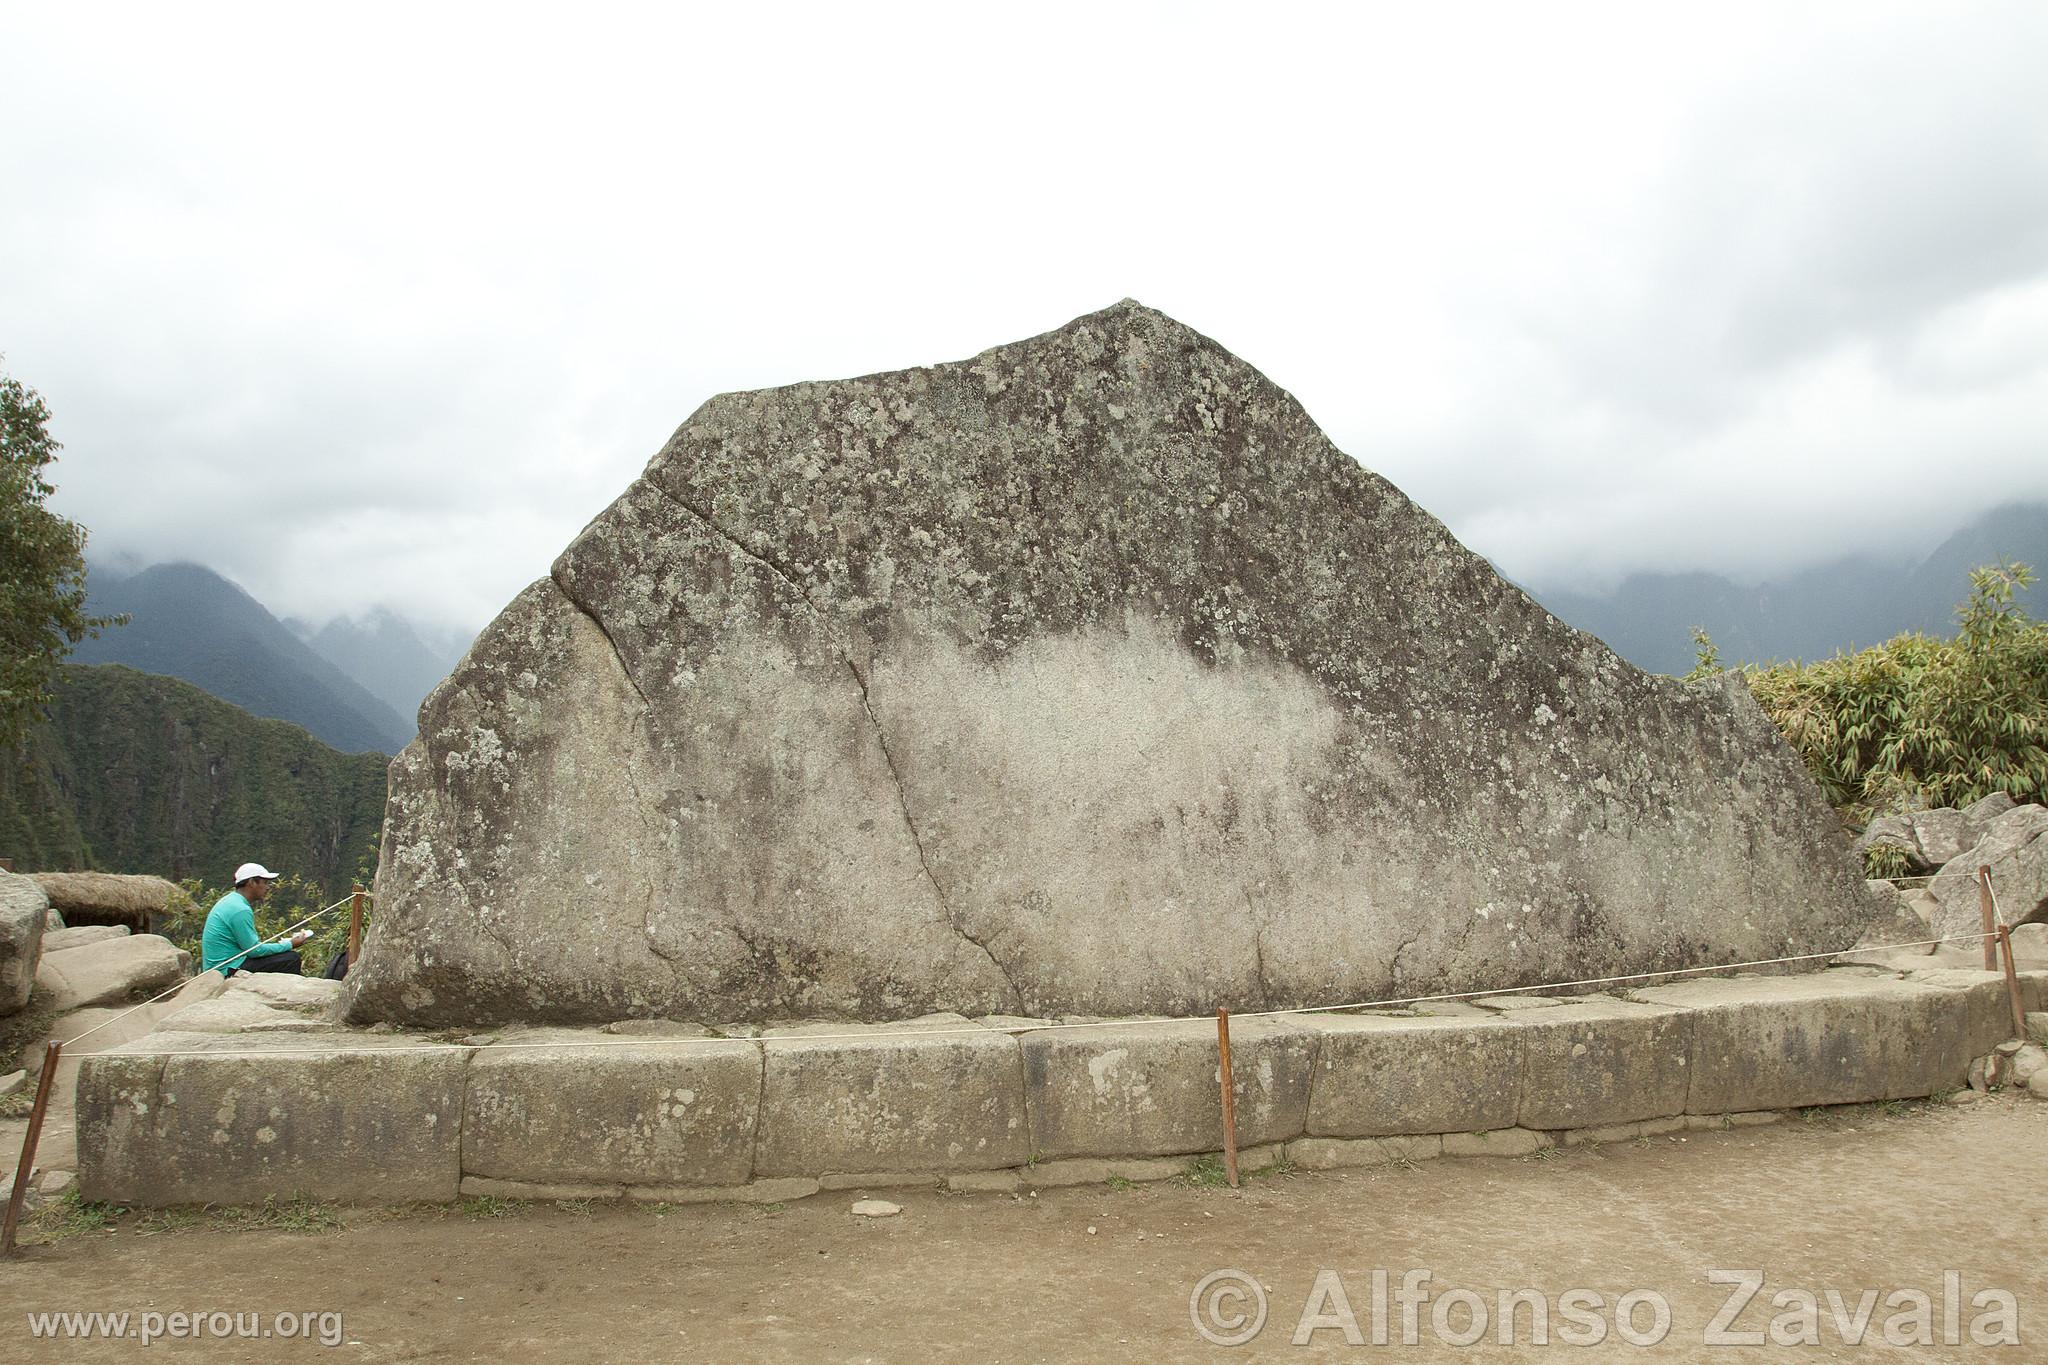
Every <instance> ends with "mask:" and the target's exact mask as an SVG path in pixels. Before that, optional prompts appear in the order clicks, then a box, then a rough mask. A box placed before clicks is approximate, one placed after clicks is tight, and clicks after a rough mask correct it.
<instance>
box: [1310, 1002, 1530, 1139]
mask: <svg viewBox="0 0 2048 1365" xmlns="http://www.w3.org/2000/svg"><path fill="white" fill-rule="evenodd" d="M1532 1013H1534V1014H1536V1015H1538V1016H1543V1015H1548V1014H1550V1013H1552V1011H1550V1010H1537V1011H1533V1012H1532ZM1299 1017H1300V1018H1301V1020H1302V1021H1303V1022H1304V1023H1305V1024H1306V1025H1307V1026H1309V1027H1311V1028H1313V1029H1315V1030H1316V1031H1317V1032H1318V1033H1320V1034H1321V1035H1322V1043H1321V1045H1320V1048H1319V1050H1318V1061H1317V1065H1316V1077H1315V1088H1314V1091H1313V1094H1312V1096H1311V1098H1310V1101H1309V1113H1308V1125H1307V1135H1308V1136H1311V1137H1390V1136H1396V1135H1399V1134H1403V1133H1449V1132H1469V1131H1474V1130H1477V1129H1481V1128H1512V1127H1514V1126H1515V1124H1516V1123H1517V1122H1518V1121H1519V1116H1520V1112H1521V1099H1522V1044H1523V1042H1524V1040H1525V1039H1526V1038H1527V1037H1528V1036H1529V1034H1528V1032H1527V1030H1526V1029H1525V1027H1524V1026H1523V1025H1521V1024H1518V1023H1516V1022H1514V1021H1513V1017H1512V1016H1509V1015H1502V1014H1493V1013H1487V1012H1484V1011H1480V1010H1475V1009H1464V1010H1460V1011H1457V1012H1455V1013H1444V1014H1432V1015H1417V1016H1398V1015H1394V1016H1389V1015H1364V1014H1356V1015H1353V1014H1310V1015H1302V1016H1299Z"/></svg>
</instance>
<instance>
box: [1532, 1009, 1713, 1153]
mask: <svg viewBox="0 0 2048 1365" xmlns="http://www.w3.org/2000/svg"><path fill="white" fill-rule="evenodd" d="M1508 1020H1509V1022H1510V1023H1512V1024H1513V1025H1514V1026H1515V1027H1516V1028H1518V1029H1520V1030H1522V1035H1523V1036H1522V1085H1521V1107H1520V1109H1519V1110H1518V1114H1519V1122H1520V1125H1521V1126H1522V1127H1524V1128H1535V1129H1541V1130H1544V1131H1549V1130H1552V1129H1560V1128H1597V1127H1601V1126H1603V1125H1608V1124H1617V1123H1632V1122H1635V1121H1636V1120H1639V1119H1647V1118H1662V1117H1664V1116H1666V1115H1670V1114H1683V1113H1684V1112H1685V1099H1686V1089H1687V1076H1686V1068H1687V1066H1688V1065H1689V1064H1690V1063H1689V1053H1690V1051H1691V1048H1692V1017H1691V1016H1690V1015H1689V1014H1687V1013H1686V1012H1685V1011H1683V1010H1678V1009H1673V1008H1671V1007H1670V1006H1668V1005H1644V1004H1638V1003H1636V1002H1634V1001H1629V1000H1617V999H1614V998H1612V997H1598V998H1590V999H1582V1000H1573V1001H1569V1002H1566V1003H1562V1004H1559V1005H1558V1006H1557V1007H1556V1008H1554V1009H1545V1010H1523V1011H1518V1012H1516V1013H1513V1014H1510V1015H1509V1016H1508Z"/></svg>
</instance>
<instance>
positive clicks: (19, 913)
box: [0, 872, 50, 1014]
mask: <svg viewBox="0 0 2048 1365" xmlns="http://www.w3.org/2000/svg"><path fill="white" fill-rule="evenodd" d="M49 912H50V901H49V898H48V897H47V896H45V895H44V894H43V889H42V888H41V887H40V886H37V885H36V884H35V883H34V882H33V881H31V880H30V879H29V878H27V877H21V876H17V875H15V874H14V873H12V872H0V1014H13V1013H15V1012H16V1011H17V1010H19V1009H21V1008H22V1007H23V1006H24V1005H26V1004H28V998H29V996H30V995H32V994H34V992H35V988H36V959H37V958H38V957H40V956H41V955H42V951H43V932H44V925H45V923H46V922H47V919H48V916H49Z"/></svg>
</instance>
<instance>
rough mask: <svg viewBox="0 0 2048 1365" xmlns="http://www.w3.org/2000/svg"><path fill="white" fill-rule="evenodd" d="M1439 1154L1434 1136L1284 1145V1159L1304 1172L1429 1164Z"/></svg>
mask: <svg viewBox="0 0 2048 1365" xmlns="http://www.w3.org/2000/svg"><path fill="white" fill-rule="evenodd" d="M1443 1154H1444V1140H1443V1138H1442V1137H1441V1136H1439V1135H1438V1134H1435V1133H1430V1134H1427V1135H1424V1136H1418V1137H1385V1138H1296V1139H1295V1140H1294V1141H1292V1142H1290V1143H1288V1144H1287V1159H1288V1160H1289V1161H1292V1162H1293V1163H1294V1164H1295V1165H1297V1166H1299V1167H1301V1169H1303V1170H1304V1171H1334V1170H1340V1169H1342V1168H1344V1167H1346V1166H1391V1165H1399V1164H1400V1163H1402V1162H1406V1161H1429V1160H1431V1159H1433V1158H1435V1157H1440V1156H1442V1155H1443Z"/></svg>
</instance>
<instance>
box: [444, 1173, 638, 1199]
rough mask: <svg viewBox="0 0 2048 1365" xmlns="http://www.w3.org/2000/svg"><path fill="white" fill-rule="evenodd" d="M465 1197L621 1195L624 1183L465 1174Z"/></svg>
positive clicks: (614, 1196)
mask: <svg viewBox="0 0 2048 1365" xmlns="http://www.w3.org/2000/svg"><path fill="white" fill-rule="evenodd" d="M461 1192H462V1197H463V1198H464V1199H532V1200H546V1199H620V1198H623V1197H624V1196H625V1193H626V1187H625V1186H623V1185H584V1184H577V1183H573V1182H557V1183H553V1184H536V1183H533V1182H530V1181H525V1180H492V1179H490V1178H489V1177H487V1176H481V1175H465V1176H464V1177H462V1186H461Z"/></svg>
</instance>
